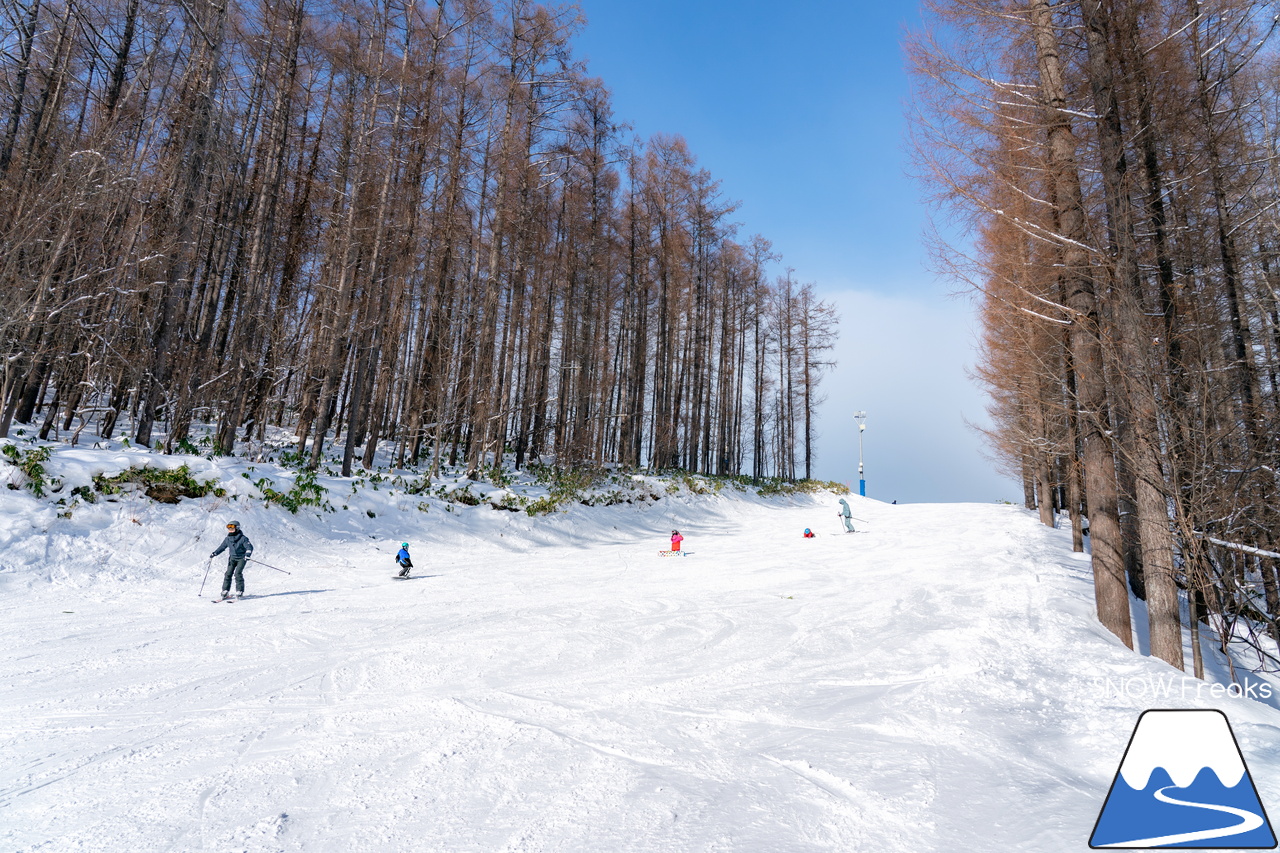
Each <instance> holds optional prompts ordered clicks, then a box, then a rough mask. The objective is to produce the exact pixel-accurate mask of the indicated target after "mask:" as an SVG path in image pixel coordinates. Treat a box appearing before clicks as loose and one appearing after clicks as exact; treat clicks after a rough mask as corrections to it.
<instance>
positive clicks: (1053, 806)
mask: <svg viewBox="0 0 1280 853" xmlns="http://www.w3.org/2000/svg"><path fill="white" fill-rule="evenodd" d="M837 497H839V496H837V495H832V494H823V495H818V496H803V497H790V498H777V499H773V500H764V499H761V498H758V497H756V496H754V495H747V494H744V493H733V494H730V493H729V492H728V491H726V492H725V493H724V494H721V495H705V496H695V495H688V494H681V495H675V496H672V497H668V498H664V499H662V500H659V501H657V502H652V503H644V504H641V505H620V506H612V507H582V506H575V507H573V508H571V509H569V511H567V512H563V513H556V514H553V515H551V516H543V517H536V518H531V517H529V516H527V515H526V514H524V513H516V512H503V511H498V510H493V509H490V508H488V507H484V506H481V507H475V508H470V507H468V508H457V510H456V511H449V512H446V511H444V509H443V505H442V504H433V505H431V506H430V507H429V511H427V512H422V511H421V508H420V507H417V506H415V504H414V502H407V503H403V505H401V504H396V503H395V502H394V501H391V500H390V499H387V501H384V503H382V504H376V509H375V508H374V507H375V505H374V504H369V509H368V510H367V511H356V509H355V507H352V508H351V509H350V510H348V511H345V512H343V511H341V510H340V511H338V512H334V513H320V514H318V515H317V514H316V513H315V512H311V513H309V514H308V513H307V512H306V511H305V510H304V511H303V512H300V513H299V514H298V515H296V516H295V515H290V514H289V513H287V512H285V511H283V510H281V509H279V508H271V509H267V508H264V507H263V506H262V504H261V502H260V501H259V502H253V503H250V502H249V501H246V500H229V499H225V498H224V499H215V498H202V499H199V500H184V501H182V502H181V503H180V504H178V505H177V506H165V505H161V504H156V503H153V502H152V501H150V500H148V499H147V498H145V497H143V496H142V495H140V494H132V495H124V496H122V497H121V498H120V499H119V500H118V501H116V502H105V501H104V502H100V503H98V504H95V505H93V506H81V507H78V508H77V509H76V510H75V511H74V513H73V514H72V518H70V519H66V518H59V517H58V516H57V514H56V512H55V509H54V508H52V507H51V506H50V504H49V502H48V500H47V499H46V500H45V501H37V500H36V499H35V498H33V497H31V496H30V495H28V494H27V493H26V492H25V491H23V492H17V491H11V490H0V520H2V522H0V712H2V713H0V850H4V851H93V853H104V851H107V852H108V853H111V852H112V851H118V852H119V853H139V851H370V852H371V853H372V852H373V851H378V853H382V852H383V851H450V853H456V851H510V853H516V851H529V852H530V853H532V851H608V853H616V852H617V851H699V853H705V851H782V853H800V851H877V853H892V852H893V851H902V853H921V851H975V850H1002V851H1080V850H1085V849H1087V843H1088V838H1089V835H1090V831H1091V830H1092V828H1093V824H1094V821H1095V819H1096V818H1097V815H1098V811H1099V809H1100V807H1101V805H1102V803H1103V800H1104V799H1105V797H1106V794H1107V791H1108V788H1109V787H1110V785H1111V782H1112V780H1113V778H1114V776H1115V774H1116V771H1117V768H1118V766H1119V763H1120V759H1121V757H1122V755H1123V752H1124V748H1125V745H1126V743H1127V742H1128V739H1129V737H1130V734H1131V733H1132V731H1133V727H1134V724H1135V723H1136V721H1137V719H1138V716H1139V714H1140V712H1141V711H1142V710H1144V709H1146V708H1150V707H1164V708H1210V707H1212V708H1220V709H1222V710H1223V711H1225V712H1226V713H1227V715H1228V716H1229V718H1230V720H1231V724H1232V726H1233V729H1234V731H1235V733H1236V736H1237V738H1238V739H1239V741H1240V744H1241V747H1242V749H1243V751H1244V755H1245V757H1246V760H1247V761H1248V763H1249V766H1250V769H1251V771H1252V775H1253V778H1254V780H1255V782H1256V783H1257V785H1258V790H1259V793H1260V795H1261V797H1262V801H1263V802H1264V804H1265V803H1270V804H1271V805H1272V812H1273V813H1275V812H1276V811H1280V729H1278V728H1277V727H1278V726H1280V712H1278V711H1277V710H1276V708H1275V707H1274V705H1275V704H1276V698H1275V696H1276V691H1275V689H1274V687H1273V682H1270V681H1256V680H1255V681H1253V682H1250V690H1251V696H1244V697H1236V696H1234V695H1228V694H1227V693H1226V691H1225V690H1224V689H1223V688H1222V684H1221V683H1218V684H1213V685H1205V684H1204V683H1202V682H1198V681H1195V680H1194V679H1191V678H1189V677H1188V678H1187V679H1186V680H1183V679H1182V677H1181V675H1180V674H1179V673H1177V672H1176V671H1174V670H1172V669H1170V668H1169V667H1167V666H1166V665H1164V664H1162V663H1160V662H1159V661H1155V660H1152V659H1150V658H1147V657H1144V656H1142V655H1141V654H1140V653H1135V652H1132V651H1130V650H1128V649H1127V648H1125V647H1124V646H1123V645H1122V644H1121V643H1119V642H1118V641H1117V640H1116V639H1115V638H1114V637H1112V636H1110V635H1109V634H1108V633H1107V632H1106V631H1105V630H1104V629H1103V628H1101V627H1100V626H1099V625H1098V624H1097V622H1096V620H1095V619H1094V617H1093V593H1092V587H1091V584H1090V572H1089V563H1088V560H1087V558H1086V557H1085V556H1084V555H1075V554H1072V553H1071V549H1070V537H1069V534H1068V533H1066V532H1063V531H1058V530H1052V529H1049V528H1046V527H1044V526H1042V525H1040V524H1038V523H1037V520H1036V519H1035V518H1034V517H1033V516H1032V515H1031V514H1029V513H1027V512H1025V511H1023V510H1021V509H1018V508H1014V507H1010V506H997V505H979V504H961V505H924V504H921V505H887V504H883V503H879V502H876V501H872V500H868V499H863V498H859V497H856V496H848V500H849V501H850V503H851V505H852V508H853V513H854V515H855V516H858V517H859V518H861V519H864V520H865V521H858V522H855V524H856V526H857V527H858V528H859V532H858V533H856V534H843V533H838V531H839V530H840V529H841V525H840V520H839V519H838V518H837V516H836V512H837V510H838V508H839V507H838V504H837V502H836V501H837ZM361 506H362V508H364V506H365V505H363V504H362V505H361ZM230 518H235V519H237V520H239V521H240V522H241V524H242V525H243V528H244V530H245V532H246V533H247V534H248V536H249V537H250V538H251V539H252V540H253V542H254V544H255V546H256V551H255V554H254V556H255V557H256V558H257V559H259V560H261V561H262V562H263V563H266V564H270V565H271V566H273V567H275V569H280V570H283V571H276V570H275V569H272V568H268V567H266V566H265V565H261V564H253V563H251V564H250V566H249V570H248V572H247V581H248V593H249V595H250V597H249V598H248V599H246V600H244V601H239V602H234V603H218V604H210V599H211V598H212V597H213V596H214V595H215V594H216V593H217V591H218V589H219V586H220V581H221V575H222V569H223V567H224V566H225V557H220V558H218V559H217V560H214V561H212V571H210V572H209V573H208V579H207V581H204V580H202V579H203V578H204V576H205V572H206V569H207V568H208V567H209V565H210V561H209V559H208V555H209V552H210V551H212V550H213V549H214V547H215V546H216V545H217V544H218V542H220V541H221V539H222V536H223V533H224V523H225V522H226V521H227V520H228V519H230ZM805 527H811V528H813V529H814V531H815V532H816V533H818V536H817V538H814V539H805V538H802V536H801V533H802V531H803V530H804V528H805ZM672 528H679V529H680V531H681V532H682V533H683V534H684V535H685V542H684V547H685V549H686V550H687V552H688V553H687V555H686V556H683V557H662V556H659V554H658V551H659V550H661V549H665V548H667V547H668V540H669V537H670V531H671V529H672ZM402 541H407V542H409V543H410V550H411V553H412V555H413V560H414V563H415V565H416V568H415V570H414V574H413V577H412V578H411V579H410V580H407V581H397V580H394V579H393V578H392V575H394V574H395V572H396V566H395V564H394V562H393V556H394V554H395V552H396V550H397V549H398V548H399V543H400V542H402ZM284 572H289V574H285V573H284ZM202 585H203V593H202V595H200V594H198V593H200V591H201V588H202ZM1139 627H1141V625H1140V624H1139ZM1206 648H1208V644H1207V643H1206ZM1219 663H1220V662H1219ZM1214 666H1215V668H1214V676H1213V678H1214V679H1217V680H1218V681H1219V682H1221V681H1222V680H1223V679H1225V676H1223V675H1222V674H1221V670H1220V667H1219V665H1218V664H1214ZM1259 685H1260V686H1261V688H1262V689H1261V690H1259ZM1206 687H1214V688H1216V690H1213V691H1211V690H1208V689H1205V688H1206ZM1235 692H1239V691H1238V690H1237V691H1235Z"/></svg>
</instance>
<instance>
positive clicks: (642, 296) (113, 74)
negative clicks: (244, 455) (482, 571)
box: [0, 0, 836, 478]
mask: <svg viewBox="0 0 1280 853" xmlns="http://www.w3.org/2000/svg"><path fill="white" fill-rule="evenodd" d="M0 25H2V26H3V42H2V43H3V44H4V47H5V56H4V65H3V69H2V76H0V353H2V355H3V362H2V368H0V369H2V374H0V383H2V384H0V404H2V406H3V408H2V409H0V437H3V436H6V435H8V434H9V432H10V429H11V428H12V426H13V424H14V423H15V422H16V423H19V424H31V425H32V426H33V428H34V429H35V430H36V431H38V434H39V436H40V437H41V438H47V437H49V436H50V435H51V434H53V435H63V436H67V435H69V436H70V437H72V438H73V439H74V438H75V437H77V436H78V435H79V432H80V431H81V430H83V429H85V428H89V429H90V431H91V432H93V433H96V434H98V435H100V436H103V437H107V438H110V437H111V436H112V435H113V434H123V432H124V431H126V430H127V431H128V433H129V435H128V437H129V438H131V439H132V440H133V441H134V442H137V443H139V444H142V445H146V446H159V447H162V448H163V449H165V450H167V451H172V450H174V449H176V448H182V447H187V446H189V443H190V440H191V438H192V435H193V433H192V430H193V427H194V425H198V424H210V425H214V427H215V433H214V435H213V439H214V442H213V444H214V448H215V450H216V451H217V452H230V451H231V450H232V449H233V448H234V446H235V442H236V441H237V440H238V439H241V438H245V437H253V436H255V435H257V436H261V434H262V432H263V431H264V430H265V429H266V428H267V427H269V426H285V427H287V428H289V429H293V430H296V434H297V437H298V438H297V451H298V453H299V456H300V457H301V458H303V459H306V460H309V461H310V464H312V465H315V464H317V463H318V462H319V460H321V459H322V458H323V456H324V455H325V454H329V453H339V452H340V453H341V455H342V457H343V473H344V474H349V473H350V472H351V470H352V467H353V465H356V464H364V465H365V466H368V465H370V464H371V460H372V457H373V454H374V452H375V449H376V448H377V447H378V446H379V445H380V444H382V445H383V446H386V443H388V442H389V443H391V444H392V445H393V446H394V447H395V451H394V455H395V461H396V462H397V463H399V464H406V463H414V464H418V463H424V464H429V465H431V466H437V467H438V466H439V465H440V464H442V462H444V463H453V464H463V465H466V466H467V467H468V469H469V470H472V471H474V470H476V469H478V468H479V466H481V465H484V464H488V463H489V462H492V461H494V460H496V459H497V458H498V457H499V454H501V453H502V452H506V453H508V454H512V455H513V456H514V459H515V463H516V465H517V466H519V465H522V464H524V463H525V461H526V460H528V459H531V458H534V457H542V456H547V455H551V456H553V457H554V458H555V459H556V460H557V461H558V462H560V463H561V464H567V465H568V464H572V465H576V464H602V463H605V462H616V463H621V464H623V465H629V466H640V465H648V466H652V467H655V468H682V469H686V470H692V471H699V472H706V473H717V474H739V473H746V474H750V475H753V476H756V477H764V476H781V477H787V478H794V477H796V476H797V474H798V473H804V474H806V475H807V474H808V473H809V467H810V464H811V443H812V438H813V431H812V412H813V408H814V407H815V406H816V404H817V402H818V400H819V395H818V392H817V384H818V380H819V378H820V376H821V374H822V372H823V370H824V369H825V368H826V367H828V366H829V350H830V349H831V346H832V342H833V337H834V334H835V323H836V318H835V316H834V314H833V312H832V310H831V308H830V306H829V305H827V304H825V303H823V302H821V301H820V300H819V299H817V298H816V297H815V295H814V292H813V289H812V287H810V286H799V285H798V284H797V283H796V282H794V281H793V280H792V277H791V275H790V273H788V274H787V275H786V276H783V277H776V276H773V275H772V274H771V273H769V269H770V267H771V265H772V264H774V263H775V262H776V260H777V258H776V257H775V256H774V254H773V253H772V252H771V247H770V244H769V243H768V241H766V240H764V239H763V238H760V237H754V238H752V239H750V240H747V241H743V242H736V241H735V239H734V238H735V236H736V228H737V226H736V224H735V223H734V222H733V221H732V215H733V213H734V209H735V206H736V205H735V204H734V203H733V202H730V201H728V200H726V198H725V197H724V196H723V194H722V192H721V188H720V186H719V183H718V182H717V181H716V180H714V179H712V177H711V176H710V175H709V174H708V173H707V172H706V171H705V170H704V169H701V168H699V167H698V165H697V162H696V160H695V158H694V156H693V154H692V153H691V152H690V151H689V150H688V148H687V146H686V144H685V142H684V141H683V140H682V139H681V138H679V137H675V136H662V135H660V136H657V137H655V138H653V139H650V140H648V141H647V142H645V143H640V142H638V141H635V140H633V139H631V138H630V137H629V134H628V129H627V128H626V126H625V125H624V124H622V123H621V122H619V121H618V120H617V119H615V118H614V116H613V115H612V112H611V107H610V103H609V94H608V91H607V89H606V88H605V86H604V84H603V83H602V82H601V81H599V80H597V79H593V78H590V77H588V76H587V74H586V73H585V71H584V69H583V68H582V67H581V65H580V64H579V63H576V62H575V61H574V60H573V58H572V56H571V54H570V47H571V45H570V41H571V38H572V36H573V34H574V32H575V30H576V29H577V28H578V27H579V26H580V25H581V21H580V19H579V17H578V14H577V11H576V10H575V9H574V8H573V7H571V6H565V7H556V6H551V5H541V4H537V3H534V2H531V0H340V2H336V3H326V4H320V3H314V2H307V0H230V2H224V0H177V2H172V0H23V2H12V3H9V4H7V5H5V6H4V7H3V20H2V21H0Z"/></svg>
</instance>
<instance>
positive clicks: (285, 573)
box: [249, 558, 293, 575]
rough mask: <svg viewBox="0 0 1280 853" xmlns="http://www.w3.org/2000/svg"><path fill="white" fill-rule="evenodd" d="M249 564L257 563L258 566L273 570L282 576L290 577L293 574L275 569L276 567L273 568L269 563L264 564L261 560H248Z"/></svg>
mask: <svg viewBox="0 0 1280 853" xmlns="http://www.w3.org/2000/svg"><path fill="white" fill-rule="evenodd" d="M249 562H250V563H257V564H258V565H259V566H266V567H267V568H268V569H275V571H277V572H279V573H280V574H282V575H291V574H293V572H286V571H285V570H284V569H276V567H275V566H273V565H271V564H269V563H264V562H262V561H261V560H254V559H252V558H250V560H249Z"/></svg>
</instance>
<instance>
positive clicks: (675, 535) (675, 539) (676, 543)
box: [671, 530, 684, 551]
mask: <svg viewBox="0 0 1280 853" xmlns="http://www.w3.org/2000/svg"><path fill="white" fill-rule="evenodd" d="M683 541H684V537H683V536H681V535H680V531H679V530H673V531H671V550H672V551H679V550H680V543H681V542H683Z"/></svg>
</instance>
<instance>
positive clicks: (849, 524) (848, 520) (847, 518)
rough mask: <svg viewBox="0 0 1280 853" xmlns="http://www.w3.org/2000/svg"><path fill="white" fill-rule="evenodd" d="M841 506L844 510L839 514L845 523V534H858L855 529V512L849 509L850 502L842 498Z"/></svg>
mask: <svg viewBox="0 0 1280 853" xmlns="http://www.w3.org/2000/svg"><path fill="white" fill-rule="evenodd" d="M840 506H841V507H842V509H841V510H840V512H839V516H840V520H841V521H843V522H844V532H845V533H857V532H858V531H856V530H854V529H853V520H852V519H853V512H852V511H851V510H850V509H849V502H848V501H846V500H845V499H844V498H841V499H840Z"/></svg>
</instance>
